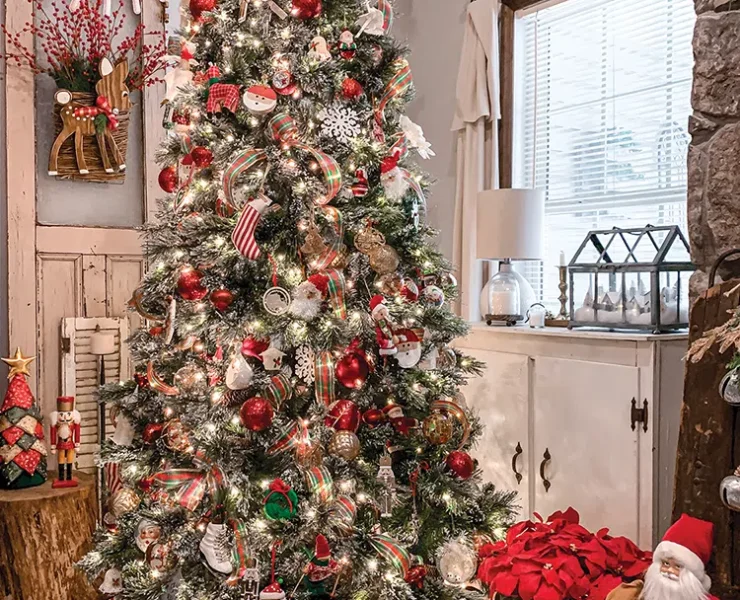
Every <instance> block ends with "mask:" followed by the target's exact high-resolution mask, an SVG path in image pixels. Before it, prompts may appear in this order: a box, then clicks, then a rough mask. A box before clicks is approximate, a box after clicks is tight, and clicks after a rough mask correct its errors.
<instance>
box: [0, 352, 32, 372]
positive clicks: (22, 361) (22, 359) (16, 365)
mask: <svg viewBox="0 0 740 600" xmlns="http://www.w3.org/2000/svg"><path fill="white" fill-rule="evenodd" d="M35 359H36V357H35V356H23V354H22V353H21V349H20V348H17V349H16V351H15V356H13V357H12V358H3V359H2V361H3V362H4V363H7V364H8V365H10V373H8V379H13V377H15V376H16V375H19V374H20V375H28V376H29V377H30V376H31V372H30V371H29V370H28V365H29V364H30V363H31V361H32V360H35Z"/></svg>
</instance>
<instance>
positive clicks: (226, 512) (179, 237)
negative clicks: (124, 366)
mask: <svg viewBox="0 0 740 600" xmlns="http://www.w3.org/2000/svg"><path fill="white" fill-rule="evenodd" d="M392 19H393V12H392V6H391V4H390V2H389V1H388V0H373V1H372V2H368V1H367V0H323V2H322V0H274V1H273V0H269V1H266V0H253V1H252V2H249V1H248V0H191V1H190V11H189V21H188V24H187V25H186V26H185V28H184V30H183V31H182V36H183V41H182V42H181V44H180V47H181V55H180V60H179V64H178V66H177V68H176V69H175V70H174V71H172V72H171V73H170V74H168V76H167V84H168V90H167V98H168V104H167V105H166V108H165V114H166V117H165V120H166V123H165V125H166V126H167V127H169V128H170V135H169V140H168V142H167V143H166V144H165V145H164V147H163V148H162V149H161V152H160V155H159V159H160V161H161V164H162V167H163V169H162V172H161V173H160V177H159V183H160V185H161V187H162V188H163V190H164V191H165V192H167V193H168V195H167V196H166V198H165V199H164V201H163V202H162V204H161V211H160V213H159V215H158V219H157V221H156V222H154V223H150V224H148V225H147V227H146V249H147V252H148V255H149V259H150V261H151V262H150V264H151V265H152V269H151V270H150V272H149V274H148V275H147V277H146V278H145V279H144V281H143V282H142V283H141V285H140V287H139V288H138V289H137V290H136V292H135V293H134V295H133V298H132V301H131V305H132V308H133V310H135V311H136V312H137V313H138V314H139V315H141V316H142V317H144V318H146V319H147V320H148V321H150V323H151V327H149V328H148V329H147V328H143V329H141V330H140V331H138V332H137V333H136V334H135V335H134V336H133V338H132V340H131V349H132V355H133V357H134V360H135V362H136V364H137V375H136V376H135V380H134V381H132V382H129V383H125V384H116V385H112V386H108V387H106V388H104V389H103V391H102V398H103V400H104V401H106V402H109V403H113V404H115V405H116V407H117V408H118V409H120V411H121V415H123V416H125V417H126V418H127V419H129V420H130V422H131V424H132V425H133V426H134V428H135V429H136V431H137V433H138V434H139V439H137V440H136V441H134V443H133V444H132V445H125V446H117V445H115V444H113V443H111V442H109V443H106V444H105V445H104V446H103V448H102V451H101V461H102V462H103V463H105V464H106V465H107V467H106V469H107V471H108V474H109V475H110V476H111V477H110V479H111V481H110V483H109V488H110V490H111V498H110V503H109V507H110V511H111V514H110V515H108V518H107V521H108V523H109V525H110V527H109V529H110V530H109V531H107V532H101V533H99V534H98V543H97V546H96V548H95V551H94V552H92V553H91V554H89V555H88V556H87V557H86V558H85V559H84V560H83V562H82V566H83V567H84V568H85V569H86V570H87V571H88V572H89V574H90V575H91V576H98V575H99V574H101V573H102V572H104V571H106V569H107V571H106V577H105V582H104V584H103V587H102V589H103V590H104V591H105V592H106V593H108V594H119V593H120V595H121V597H122V598H132V599H133V598H137V599H139V598H165V597H166V598H195V599H205V598H209V599H210V598H223V599H226V598H247V599H251V598H257V597H259V598H260V599H261V600H280V599H281V598H283V597H285V596H286V595H289V596H291V597H295V598H308V597H327V596H330V597H342V598H353V599H357V600H360V599H364V598H399V599H400V598H404V599H410V598H434V599H435V600H440V599H441V600H453V599H457V598H460V597H469V598H483V597H484V592H483V591H482V590H481V588H480V586H479V585H478V584H477V583H476V581H475V579H476V567H477V562H478V561H477V553H476V550H477V546H478V545H480V544H482V543H484V542H485V541H487V540H491V539H496V538H500V537H501V536H502V535H503V534H504V532H505V530H506V527H507V526H508V525H509V524H510V522H511V518H512V515H513V509H512V502H513V494H511V493H509V492H506V491H497V490H495V489H494V488H493V486H492V485H490V484H484V483H483V482H482V481H481V477H480V473H479V472H478V471H477V470H476V466H475V463H474V461H473V459H472V458H471V456H470V454H469V453H468V452H469V449H470V448H471V446H472V445H473V444H474V442H475V440H476V439H477V437H478V436H479V434H480V430H481V425H480V423H479V422H478V420H477V419H476V418H475V416H474V415H473V414H471V411H470V410H469V409H468V408H467V406H466V403H465V398H464V396H463V394H462V393H461V386H463V385H464V384H465V381H466V378H467V377H471V376H475V375H477V374H480V371H481V369H482V367H483V365H482V364H481V363H479V362H477V361H475V360H474V359H472V358H470V357H466V356H463V355H462V354H461V353H459V352H458V351H457V350H455V349H453V348H452V347H451V346H450V345H449V344H450V343H451V342H452V341H453V340H454V339H455V338H456V337H459V336H461V335H464V334H465V332H466V331H467V326H466V324H465V323H464V321H463V320H461V319H460V318H459V317H457V316H455V315H454V314H453V312H452V311H451V310H450V303H451V301H453V300H454V298H455V295H456V292H457V289H456V282H455V280H454V277H453V276H452V275H451V273H450V271H451V267H450V265H449V264H448V263H447V262H446V261H445V259H444V257H443V256H442V255H441V254H440V253H439V252H438V251H437V250H436V249H435V248H434V246H433V245H432V244H431V243H430V242H431V241H432V239H433V238H434V236H435V235H436V232H435V231H434V230H433V229H431V228H430V227H429V226H428V225H427V224H426V223H425V222H424V218H423V216H424V207H425V199H424V194H425V190H426V189H427V188H428V184H429V181H428V178H427V176H425V175H424V174H423V173H422V172H421V171H420V170H419V169H418V168H417V167H416V166H415V163H414V159H415V158H416V157H421V158H425V157H428V156H430V155H432V151H431V148H430V145H429V143H428V142H427V141H426V140H425V138H424V135H423V132H422V130H421V128H420V127H419V126H418V125H416V124H415V123H413V122H412V121H410V119H408V117H406V116H405V115H404V108H405V105H406V103H407V102H408V101H409V100H410V99H411V97H412V94H413V85H412V76H411V71H410V67H409V63H408V62H407V60H406V58H405V56H406V52H407V50H406V49H405V48H404V47H402V46H401V45H399V44H398V43H397V42H396V41H394V40H393V38H392V37H391V36H390V35H389V32H390V28H391V24H392ZM196 68H197V69H198V71H195V70H194V69H196ZM121 415H119V419H120V418H121ZM114 521H115V522H114ZM111 582H115V584H113V583H111Z"/></svg>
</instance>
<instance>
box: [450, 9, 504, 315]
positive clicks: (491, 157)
mask: <svg viewBox="0 0 740 600" xmlns="http://www.w3.org/2000/svg"><path fill="white" fill-rule="evenodd" d="M498 15H499V2H498V0H473V1H472V2H471V3H470V5H469V6H468V10H467V19H466V23H465V37H464V39H463V47H462V53H461V56H460V67H459V71H458V77H457V92H456V96H457V106H456V110H455V117H454V120H453V124H452V130H453V131H457V132H458V136H457V189H456V195H455V229H454V238H453V261H454V263H455V266H456V268H457V273H458V282H459V285H460V299H459V306H458V309H459V314H460V315H461V316H462V317H464V318H465V319H468V320H471V321H478V320H480V308H479V302H478V298H479V294H480V290H481V289H482V287H483V281H482V277H481V273H482V267H481V264H480V262H479V261H477V259H476V252H475V244H476V240H475V230H476V225H475V220H476V198H477V195H478V192H480V191H481V190H484V189H490V188H497V187H498V126H497V125H498V120H499V119H500V118H501V114H500V106H499V58H498V53H499V35H498Z"/></svg>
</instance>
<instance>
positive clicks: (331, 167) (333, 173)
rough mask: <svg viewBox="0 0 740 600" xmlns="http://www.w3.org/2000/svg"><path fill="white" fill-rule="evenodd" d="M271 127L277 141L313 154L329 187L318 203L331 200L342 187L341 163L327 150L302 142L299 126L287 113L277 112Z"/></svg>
mask: <svg viewBox="0 0 740 600" xmlns="http://www.w3.org/2000/svg"><path fill="white" fill-rule="evenodd" d="M270 128H271V129H272V135H273V137H274V138H275V140H276V141H278V142H281V143H282V144H283V145H284V146H287V147H289V148H291V147H294V148H300V149H301V150H304V151H305V152H308V153H309V154H310V155H311V156H313V158H314V159H315V160H316V163H317V164H318V166H319V169H321V172H322V174H323V175H324V180H325V181H326V188H327V190H326V196H323V197H321V198H317V199H316V203H317V204H320V205H324V204H328V203H329V202H331V201H332V200H333V199H334V197H335V196H336V195H337V194H338V193H339V190H340V189H341V187H342V170H341V169H340V168H339V163H337V161H336V160H334V159H333V158H332V157H331V156H329V155H328V154H326V153H325V152H322V151H321V150H317V149H316V148H312V147H311V146H308V145H307V144H304V143H303V142H301V141H300V140H299V139H298V127H297V126H296V123H295V120H294V119H293V117H291V116H290V115H288V114H286V113H278V114H276V115H275V116H274V117H273V118H272V119H270Z"/></svg>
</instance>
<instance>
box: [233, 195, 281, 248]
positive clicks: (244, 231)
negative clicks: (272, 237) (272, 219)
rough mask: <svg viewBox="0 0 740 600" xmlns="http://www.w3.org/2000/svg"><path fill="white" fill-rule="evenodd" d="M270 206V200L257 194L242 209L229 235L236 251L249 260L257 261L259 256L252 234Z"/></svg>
mask: <svg viewBox="0 0 740 600" xmlns="http://www.w3.org/2000/svg"><path fill="white" fill-rule="evenodd" d="M270 204H272V200H270V199H269V198H268V197H267V196H265V195H264V194H258V195H257V197H256V198H252V199H251V200H250V201H249V202H247V204H246V206H245V207H244V210H243V211H242V214H241V216H240V217H239V221H238V222H237V224H236V227H235V228H234V231H233V232H232V234H231V241H232V242H234V246H236V249H237V250H239V252H240V253H241V255H242V256H244V257H245V258H248V259H249V260H257V259H258V258H259V256H260V248H259V246H258V245H257V241H256V240H255V239H254V232H255V231H256V230H257V225H259V222H260V219H262V215H263V214H264V212H265V210H267V207H268V206H270Z"/></svg>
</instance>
